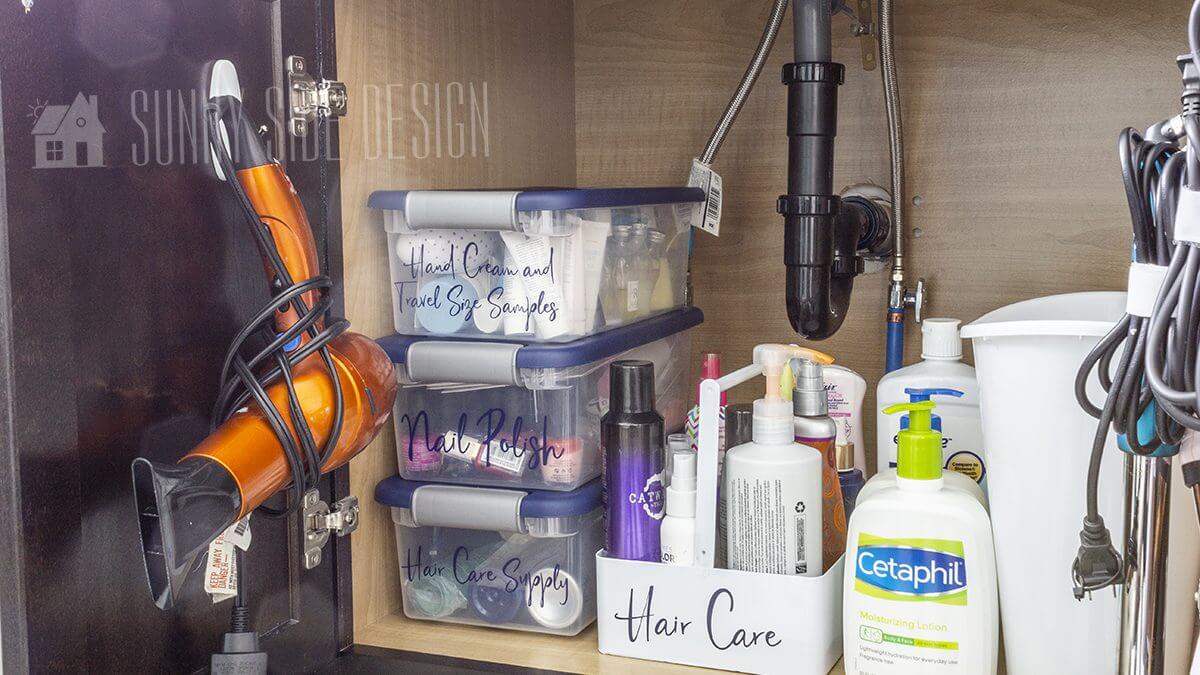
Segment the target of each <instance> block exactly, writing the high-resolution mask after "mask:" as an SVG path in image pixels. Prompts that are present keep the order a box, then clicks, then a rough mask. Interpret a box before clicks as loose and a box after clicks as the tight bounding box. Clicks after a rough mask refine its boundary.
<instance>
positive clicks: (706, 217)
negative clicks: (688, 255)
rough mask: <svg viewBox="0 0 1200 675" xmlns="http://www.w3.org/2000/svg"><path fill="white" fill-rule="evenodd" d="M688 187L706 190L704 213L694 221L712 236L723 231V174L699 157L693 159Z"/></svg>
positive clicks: (694, 224) (695, 224) (696, 225)
mask: <svg viewBox="0 0 1200 675" xmlns="http://www.w3.org/2000/svg"><path fill="white" fill-rule="evenodd" d="M688 187H698V188H700V189H701V190H704V213H703V214H701V218H700V220H699V221H697V222H695V223H692V225H693V226H694V227H697V228H699V229H701V230H703V231H705V232H707V233H709V234H711V235H712V236H714V237H716V236H719V234H720V232H721V176H720V174H718V173H717V172H716V171H713V170H712V167H710V166H709V165H707V164H705V163H704V162H701V161H700V160H698V159H693V160H692V172H691V173H690V174H689V175H688Z"/></svg>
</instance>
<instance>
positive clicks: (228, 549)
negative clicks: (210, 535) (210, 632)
mask: <svg viewBox="0 0 1200 675" xmlns="http://www.w3.org/2000/svg"><path fill="white" fill-rule="evenodd" d="M237 584H238V579H237V556H236V555H234V545H233V542H231V541H229V540H228V539H226V538H225V533H221V534H219V535H217V538H216V539H213V540H212V542H211V543H210V544H209V545H208V562H206V563H205V564H204V592H205V593H208V594H209V595H210V596H212V601H213V603H214V604H215V603H218V602H224V601H225V600H228V599H230V598H232V597H234V596H235V595H237Z"/></svg>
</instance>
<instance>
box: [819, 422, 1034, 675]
mask: <svg viewBox="0 0 1200 675" xmlns="http://www.w3.org/2000/svg"><path fill="white" fill-rule="evenodd" d="M933 408H934V403H933V402H932V401H922V402H918V403H904V404H900V405H894V406H890V407H889V408H887V410H885V413H886V414H889V415H894V414H896V413H900V412H907V413H908V415H909V427H908V428H907V429H904V430H902V431H900V432H899V447H898V454H897V472H898V474H897V479H896V484H895V485H894V486H891V487H888V488H885V489H883V490H881V491H880V492H878V493H877V494H876V495H874V496H873V497H872V498H871V499H868V500H863V501H861V502H859V504H858V506H857V507H856V508H855V510H854V514H853V515H852V516H851V517H850V529H849V533H848V544H847V550H846V557H847V564H846V571H845V577H844V585H843V602H842V607H843V609H842V639H843V644H844V648H845V667H846V672H847V673H872V674H877V673H905V674H909V673H911V674H913V675H916V674H918V673H920V674H921V675H925V674H932V675H937V674H939V673H946V674H949V673H955V674H958V673H967V674H970V675H992V674H994V673H995V672H996V664H997V657H998V654H999V626H1000V619H999V602H998V599H997V595H996V560H995V551H994V548H993V542H992V529H991V524H990V522H989V521H988V516H987V512H986V511H985V510H984V508H983V507H982V506H981V505H980V504H979V502H978V501H976V500H975V499H974V498H972V497H970V496H968V495H967V494H965V493H963V492H962V491H960V490H954V489H948V488H947V487H946V485H945V481H944V480H943V474H942V435H941V434H940V433H938V432H937V431H935V430H933V429H932V428H931V426H932V425H931V420H930V414H931V411H932V410H933ZM1031 554H1033V555H1036V552H1031Z"/></svg>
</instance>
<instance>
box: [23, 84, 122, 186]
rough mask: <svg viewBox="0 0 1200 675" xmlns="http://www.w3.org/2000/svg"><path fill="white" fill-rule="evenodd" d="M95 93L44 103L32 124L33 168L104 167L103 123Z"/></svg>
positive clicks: (80, 94)
mask: <svg viewBox="0 0 1200 675" xmlns="http://www.w3.org/2000/svg"><path fill="white" fill-rule="evenodd" d="M99 110H100V109H99V105H98V104H97V101H96V97H95V96H88V97H84V95H83V94H82V93H79V94H76V95H75V101H74V102H72V103H71V105H49V106H44V107H43V108H42V109H41V112H39V113H38V114H37V121H36V122H35V123H34V125H33V131H31V132H30V134H31V135H32V136H33V149H34V163H33V168H35V169H68V168H72V167H96V166H104V125H102V124H100V117H99Z"/></svg>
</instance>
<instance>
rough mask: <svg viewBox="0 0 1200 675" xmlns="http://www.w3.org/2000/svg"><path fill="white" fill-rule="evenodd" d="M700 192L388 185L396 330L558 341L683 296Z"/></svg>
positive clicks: (666, 306)
mask: <svg viewBox="0 0 1200 675" xmlns="http://www.w3.org/2000/svg"><path fill="white" fill-rule="evenodd" d="M703 202H704V193H703V192H702V191H701V190H699V189H697V188H621V189H600V190H528V191H523V192H513V191H482V190H476V191H449V190H446V191H442V190H433V191H428V190H426V191H407V192H406V191H385V192H375V193H372V194H371V197H370V199H369V200H368V202H367V204H368V205H369V206H370V207H371V208H375V209H381V210H383V211H384V225H385V229H386V230H387V233H388V260H389V267H390V269H391V276H392V299H393V309H394V310H395V319H396V332H398V333H400V334H402V335H475V336H480V335H492V336H497V337H506V338H518V339H526V340H531V341H538V342H561V341H568V340H573V339H576V338H579V337H583V336H586V335H591V334H593V333H597V332H600V331H602V330H606V329H608V328H613V327H615V326H622V325H625V324H628V323H632V322H634V321H638V320H641V319H644V318H646V317H649V316H653V315H655V314H660V313H663V312H667V311H670V310H672V309H676V308H679V307H682V306H683V305H684V304H685V303H686V297H685V295H686V285H687V260H688V239H689V231H690V230H689V228H690V227H691V226H692V224H693V223H695V222H697V220H698V218H699V217H700V212H701V208H702V206H703Z"/></svg>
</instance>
